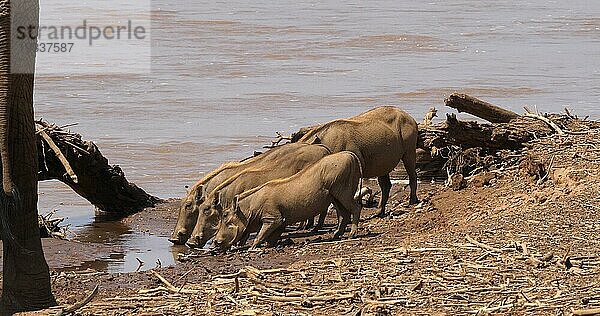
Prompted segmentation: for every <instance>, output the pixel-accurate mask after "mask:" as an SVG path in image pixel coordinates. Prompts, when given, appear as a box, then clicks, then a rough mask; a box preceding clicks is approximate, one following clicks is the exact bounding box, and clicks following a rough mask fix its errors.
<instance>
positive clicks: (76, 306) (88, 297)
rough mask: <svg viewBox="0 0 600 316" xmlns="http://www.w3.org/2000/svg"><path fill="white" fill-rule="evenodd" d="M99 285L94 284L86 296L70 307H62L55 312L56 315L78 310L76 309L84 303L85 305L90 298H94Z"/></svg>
mask: <svg viewBox="0 0 600 316" xmlns="http://www.w3.org/2000/svg"><path fill="white" fill-rule="evenodd" d="M99 286H100V283H98V284H96V286H95V287H94V289H93V290H92V293H90V294H88V296H87V297H86V298H85V299H84V300H83V301H81V302H79V303H75V304H73V305H71V306H70V307H67V308H65V309H63V310H62V311H60V312H59V313H58V314H57V316H62V315H68V314H71V313H73V312H75V311H76V310H78V309H80V308H82V307H84V306H85V305H87V304H88V303H89V302H91V301H92V299H93V298H94V296H96V294H98V287H99Z"/></svg>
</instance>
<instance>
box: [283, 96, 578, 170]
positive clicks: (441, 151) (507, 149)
mask: <svg viewBox="0 0 600 316" xmlns="http://www.w3.org/2000/svg"><path fill="white" fill-rule="evenodd" d="M445 105H446V106H448V107H451V108H454V109H456V110H458V111H459V112H466V113H470V114H472V115H474V116H476V117H478V118H481V119H484V120H486V121H489V122H491V123H478V122H474V121H459V120H458V119H457V118H456V115H455V114H447V115H446V121H444V122H441V123H438V124H425V125H424V124H421V125H420V126H419V138H418V144H417V169H418V173H419V179H421V180H427V179H432V178H433V179H445V178H448V177H449V176H450V175H451V174H454V173H461V174H462V175H464V176H465V177H467V176H471V175H473V172H475V171H486V169H490V168H491V169H493V168H495V167H498V166H502V167H504V166H506V165H507V161H508V160H510V164H514V163H518V159H513V158H515V157H516V156H519V157H520V156H522V155H521V153H520V151H521V150H522V149H524V148H525V147H526V145H527V143H528V142H530V141H532V140H534V139H536V138H540V137H546V136H549V135H553V134H561V133H559V132H557V128H556V127H552V126H551V125H549V124H548V122H552V125H563V126H564V125H568V123H569V122H570V121H573V120H575V119H574V118H573V117H571V116H569V115H558V114H552V115H548V116H543V115H540V114H536V115H532V114H531V113H530V114H527V115H519V114H517V113H514V112H512V111H509V110H506V109H503V108H501V107H499V106H496V105H493V104H490V103H488V102H485V101H482V100H479V99H477V98H474V97H472V96H469V95H465V94H456V93H455V94H452V95H450V96H449V97H448V98H446V99H445ZM430 111H431V110H430ZM315 127H317V126H309V127H304V128H302V129H300V130H299V131H297V132H296V133H293V134H292V135H291V141H292V142H294V141H297V140H298V139H300V138H301V137H302V136H303V135H304V134H306V133H307V132H308V131H310V130H311V129H313V128H315ZM399 167H400V170H398V171H397V174H399V175H402V174H403V168H402V167H401V164H400V166H399Z"/></svg>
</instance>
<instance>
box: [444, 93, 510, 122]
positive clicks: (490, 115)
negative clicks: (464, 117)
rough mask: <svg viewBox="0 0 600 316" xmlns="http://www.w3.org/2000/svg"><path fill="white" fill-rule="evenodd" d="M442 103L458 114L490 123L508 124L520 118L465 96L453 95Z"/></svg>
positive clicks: (507, 111)
mask: <svg viewBox="0 0 600 316" xmlns="http://www.w3.org/2000/svg"><path fill="white" fill-rule="evenodd" d="M444 102H445V103H446V106H449V107H451V108H455V109H456V110H458V112H459V113H460V112H466V113H469V114H472V115H475V116H477V117H479V118H482V119H484V120H486V121H488V122H491V123H509V122H510V121H512V120H514V119H516V118H518V117H519V116H520V115H519V114H517V113H515V112H513V111H509V110H506V109H503V108H501V107H498V106H496V105H493V104H491V103H488V102H485V101H483V100H479V99H477V98H474V97H472V96H469V95H466V94H460V93H453V94H451V95H450V96H449V97H448V98H446V99H445V100H444Z"/></svg>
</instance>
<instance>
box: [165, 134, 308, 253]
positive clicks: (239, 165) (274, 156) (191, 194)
mask: <svg viewBox="0 0 600 316" xmlns="http://www.w3.org/2000/svg"><path fill="white" fill-rule="evenodd" d="M306 146H307V145H306V144H302V145H300V146H298V144H294V145H292V146H287V145H286V146H280V147H276V148H273V149H271V150H269V151H267V152H265V153H263V154H260V155H258V156H255V157H252V158H249V159H246V160H244V161H241V162H237V161H235V162H226V163H224V164H222V165H221V166H220V167H219V168H217V169H215V170H213V171H212V172H210V173H209V174H207V175H206V176H204V177H203V178H202V179H200V180H199V181H198V182H196V183H195V184H194V185H193V186H192V187H191V188H190V189H189V190H188V193H187V195H186V196H185V197H184V198H183V199H182V201H181V206H180V208H179V216H178V218H177V224H176V225H175V228H174V229H173V233H172V234H171V238H169V241H171V242H172V243H174V244H180V245H183V244H184V243H185V242H186V241H187V240H188V239H189V238H190V235H191V232H192V230H193V229H194V226H195V225H196V222H197V221H198V207H197V206H198V205H200V204H202V203H203V202H204V201H205V200H206V196H207V195H208V194H209V193H211V192H212V191H213V189H214V188H216V187H217V186H219V185H220V184H221V183H223V182H224V181H225V180H227V179H229V178H230V177H232V176H233V175H236V174H238V173H240V172H241V171H243V170H245V169H247V168H259V167H260V166H269V165H272V164H273V163H277V161H279V160H280V158H281V157H289V154H290V153H293V152H294V151H295V150H296V149H297V148H303V147H306Z"/></svg>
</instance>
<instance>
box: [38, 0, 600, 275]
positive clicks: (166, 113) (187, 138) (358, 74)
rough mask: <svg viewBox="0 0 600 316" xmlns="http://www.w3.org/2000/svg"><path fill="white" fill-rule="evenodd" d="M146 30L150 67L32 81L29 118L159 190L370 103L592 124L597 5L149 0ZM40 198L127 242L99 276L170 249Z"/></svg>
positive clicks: (599, 70)
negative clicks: (471, 99)
mask: <svg viewBox="0 0 600 316" xmlns="http://www.w3.org/2000/svg"><path fill="white" fill-rule="evenodd" d="M65 3H67V2H65ZM71 5H72V3H71ZM57 10H58V9H57ZM151 36H152V65H151V67H152V68H151V69H152V70H151V72H150V73H147V74H131V75H127V74H120V75H106V74H102V73H99V74H98V75H97V76H95V75H73V76H52V75H41V76H38V77H37V79H36V91H35V102H36V111H37V113H36V116H37V117H43V118H44V119H47V120H49V121H52V122H56V123H58V124H70V123H74V122H78V123H79V125H77V126H75V127H73V128H72V130H74V131H76V132H79V133H81V134H82V135H84V137H85V138H88V139H92V140H94V141H96V142H97V143H98V145H99V146H100V148H101V150H102V151H103V153H104V154H105V156H107V157H109V158H110V161H111V163H114V164H119V165H120V166H121V167H122V168H123V170H124V171H125V173H126V174H127V177H128V178H129V179H130V180H131V181H133V182H135V183H136V184H138V185H139V186H141V187H143V188H144V189H146V190H147V191H148V192H150V193H152V194H155V195H157V196H160V197H179V196H182V195H184V193H185V189H184V186H185V185H190V184H192V183H193V182H194V181H195V180H197V179H199V178H200V177H201V175H202V174H204V173H205V172H207V171H209V170H210V169H212V168H214V167H216V166H217V165H219V164H220V163H221V162H222V161H225V160H231V159H240V158H243V157H245V156H248V155H249V154H251V153H252V151H253V150H255V149H259V148H260V147H261V146H262V145H263V144H265V143H267V142H268V140H269V139H270V137H271V136H272V135H274V131H285V132H290V131H294V130H296V129H298V128H299V127H301V126H304V125H310V124H314V123H315V122H322V121H326V120H330V119H333V118H338V117H345V116H349V115H354V114H357V113H360V112H362V111H364V110H366V109H368V108H371V107H374V106H376V105H381V104H396V105H398V106H400V107H402V108H404V109H406V110H407V111H408V112H410V113H411V114H413V115H414V116H415V117H416V118H417V119H420V118H421V117H422V116H423V114H424V113H425V112H426V111H427V109H428V108H429V107H430V106H438V109H441V111H440V113H439V114H441V116H442V117H443V112H444V111H446V109H443V108H441V106H442V102H443V101H442V100H443V98H444V96H446V95H448V94H449V93H451V92H453V91H455V90H459V91H463V92H466V93H470V94H472V95H475V96H478V97H481V98H483V99H485V100H488V101H490V102H492V103H497V104H499V105H503V106H505V107H508V108H511V109H513V110H515V111H519V112H521V111H522V106H523V105H525V104H528V105H537V107H538V109H540V110H542V111H562V109H563V107H565V106H568V107H569V108H570V109H572V111H573V112H575V113H576V114H579V115H580V116H586V115H589V116H590V117H592V118H595V119H598V118H600V107H599V106H598V104H599V101H600V2H598V1H584V0H575V1H546V0H530V1H519V3H518V5H516V4H515V3H514V1H505V0H501V1H488V0H486V1H480V0H469V1H467V0H463V1H456V0H453V1H439V2H434V1H429V2H425V1H404V0H402V1H398V0H394V1H391V0H380V1H369V2H344V3H340V2H339V1H310V2H307V3H299V2H298V1H287V0H284V1H277V2H273V1H263V0H259V1H252V3H247V2H242V1H226V2H209V1H183V2H182V1H173V0H154V1H152V30H151ZM38 67H44V65H43V64H42V65H40V64H38ZM40 192H41V193H40V210H42V213H43V212H44V211H46V210H50V209H58V210H59V211H58V214H59V215H61V216H67V217H68V222H69V223H71V224H72V225H73V227H74V229H75V231H76V232H78V233H81V234H82V235H85V234H87V233H88V232H92V233H91V234H96V235H99V236H102V235H107V236H112V237H110V238H106V239H103V238H92V239H89V240H88V241H89V242H98V243H120V244H122V245H123V248H124V249H128V250H124V251H123V253H122V258H117V259H116V260H115V262H117V264H115V265H113V266H110V267H108V268H107V269H109V270H111V271H130V270H132V267H131V262H135V261H132V260H134V257H135V256H141V253H143V254H144V255H145V256H147V258H148V260H150V259H149V258H150V257H161V258H168V257H169V256H171V253H170V251H171V248H170V245H169V244H168V242H167V241H166V239H165V238H163V237H165V236H161V235H152V236H150V235H140V234H138V233H135V232H132V230H131V228H128V227H119V226H118V225H117V224H114V225H107V224H102V225H99V224H98V223H94V215H93V214H94V213H93V209H92V207H91V206H90V205H89V204H88V203H87V202H86V201H85V200H82V199H81V198H79V197H78V196H76V195H75V194H74V193H73V192H71V191H70V190H69V189H68V188H66V187H64V186H62V185H61V184H60V183H57V182H45V183H41V184H40ZM94 225H96V226H99V227H92V226H94ZM148 249H150V251H148ZM132 252H133V254H132ZM132 257H133V259H132ZM171 258H172V256H171ZM164 260H168V259H164ZM150 261H151V260H150ZM171 262H172V260H171ZM163 263H166V264H168V262H163ZM133 269H135V266H134V267H133Z"/></svg>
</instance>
